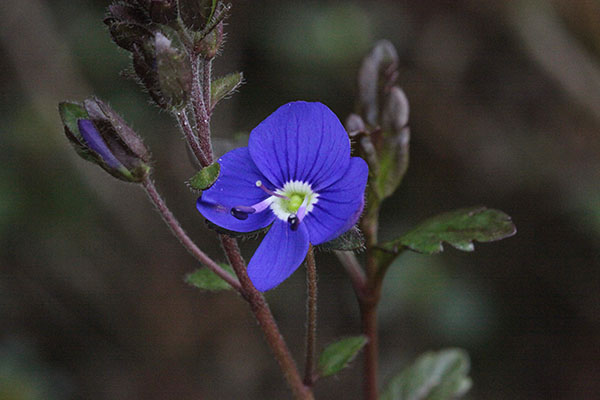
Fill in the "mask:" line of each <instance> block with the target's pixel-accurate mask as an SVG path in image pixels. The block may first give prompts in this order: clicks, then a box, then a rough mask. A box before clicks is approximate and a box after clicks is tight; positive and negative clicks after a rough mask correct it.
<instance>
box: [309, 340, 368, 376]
mask: <svg viewBox="0 0 600 400" xmlns="http://www.w3.org/2000/svg"><path fill="white" fill-rule="evenodd" d="M365 344H367V337H366V336H364V335H360V336H352V337H349V338H345V339H342V340H339V341H337V342H335V343H332V344H330V345H329V346H327V347H326V348H325V350H323V353H321V356H320V357H319V363H318V366H317V368H318V371H319V373H320V375H321V376H331V375H334V374H337V373H338V372H340V371H341V370H342V369H344V368H346V367H347V366H348V363H350V362H351V361H352V360H353V359H354V357H356V355H357V354H358V352H359V351H360V350H361V349H362V348H363V346H364V345H365Z"/></svg>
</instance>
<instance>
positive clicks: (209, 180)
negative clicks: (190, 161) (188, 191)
mask: <svg viewBox="0 0 600 400" xmlns="http://www.w3.org/2000/svg"><path fill="white" fill-rule="evenodd" d="M220 172H221V166H220V165H219V163H217V162H214V163H212V164H210V165H208V166H206V167H204V168H202V169H201V170H200V171H198V172H197V173H196V175H194V176H192V177H191V178H190V180H189V181H188V184H189V186H190V187H191V188H192V189H195V190H206V189H208V188H210V187H211V186H212V185H213V184H214V183H215V181H216V180H217V178H218V177H219V173H220Z"/></svg>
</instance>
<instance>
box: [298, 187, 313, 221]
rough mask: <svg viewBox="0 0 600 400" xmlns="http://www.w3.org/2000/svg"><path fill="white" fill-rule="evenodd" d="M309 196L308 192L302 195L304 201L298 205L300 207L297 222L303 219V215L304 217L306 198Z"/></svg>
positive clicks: (306, 204)
mask: <svg viewBox="0 0 600 400" xmlns="http://www.w3.org/2000/svg"><path fill="white" fill-rule="evenodd" d="M309 197H310V195H309V194H306V195H304V201H303V202H302V205H300V208H299V209H298V213H297V215H298V223H300V222H302V220H303V219H304V217H306V208H307V206H308V198H309Z"/></svg>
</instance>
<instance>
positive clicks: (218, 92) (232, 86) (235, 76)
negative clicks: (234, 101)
mask: <svg viewBox="0 0 600 400" xmlns="http://www.w3.org/2000/svg"><path fill="white" fill-rule="evenodd" d="M243 81H244V75H243V74H242V73H241V72H233V73H231V74H228V75H225V76H223V77H221V78H217V79H215V80H214V81H213V82H212V84H211V87H210V104H211V107H214V106H215V105H216V104H217V103H218V102H219V101H221V100H223V99H224V98H226V97H227V96H229V95H231V94H232V93H233V92H234V91H235V90H236V89H237V88H238V87H240V85H241V84H242V83H243Z"/></svg>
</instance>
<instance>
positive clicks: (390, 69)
mask: <svg viewBox="0 0 600 400" xmlns="http://www.w3.org/2000/svg"><path fill="white" fill-rule="evenodd" d="M397 76H398V54H397V52H396V49H395V48H394V46H393V45H392V44H391V43H390V42H389V41H387V40H382V41H379V42H378V43H377V44H376V45H375V47H374V48H373V50H372V51H371V52H370V53H369V54H368V55H367V56H366V57H365V59H364V60H363V63H362V66H361V68H360V71H359V75H358V87H359V96H358V98H359V104H358V109H359V113H360V115H358V114H351V115H350V116H349V117H348V119H347V120H346V130H347V131H348V133H349V135H350V136H351V137H352V138H353V139H354V142H355V144H356V145H357V147H358V151H359V153H360V156H361V157H363V158H364V159H365V160H366V161H367V163H368V164H369V174H370V176H369V188H370V195H371V196H375V199H371V200H376V201H377V202H380V201H381V200H383V199H384V198H386V197H389V196H390V195H391V194H392V193H394V191H395V190H396V189H397V188H398V186H399V185H400V182H401V181H402V178H403V176H404V174H405V172H406V169H407V167H408V152H409V140H410V129H409V127H408V126H407V124H408V117H409V105H408V100H407V98H406V95H405V94H404V92H403V91H402V89H400V87H398V86H395V82H396V78H397Z"/></svg>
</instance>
